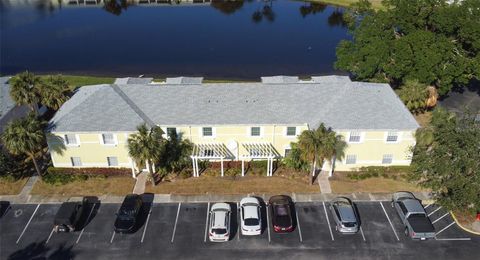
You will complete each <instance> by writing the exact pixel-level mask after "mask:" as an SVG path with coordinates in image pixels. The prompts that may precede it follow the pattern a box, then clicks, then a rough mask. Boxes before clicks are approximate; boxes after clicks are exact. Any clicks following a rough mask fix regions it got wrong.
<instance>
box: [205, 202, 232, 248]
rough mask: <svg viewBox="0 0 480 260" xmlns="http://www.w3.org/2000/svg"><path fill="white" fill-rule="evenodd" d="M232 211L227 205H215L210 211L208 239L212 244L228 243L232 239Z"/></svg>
mask: <svg viewBox="0 0 480 260" xmlns="http://www.w3.org/2000/svg"><path fill="white" fill-rule="evenodd" d="M231 213H232V209H231V207H230V205H229V204H227V203H215V204H213V205H212V208H211V209H210V225H209V228H208V237H209V239H210V241H212V242H226V241H228V240H229V239H230V216H231Z"/></svg>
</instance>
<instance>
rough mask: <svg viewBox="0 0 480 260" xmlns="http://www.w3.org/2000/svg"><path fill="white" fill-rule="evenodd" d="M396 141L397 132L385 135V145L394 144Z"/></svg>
mask: <svg viewBox="0 0 480 260" xmlns="http://www.w3.org/2000/svg"><path fill="white" fill-rule="evenodd" d="M397 141H398V132H388V133H387V143H395V142H397Z"/></svg>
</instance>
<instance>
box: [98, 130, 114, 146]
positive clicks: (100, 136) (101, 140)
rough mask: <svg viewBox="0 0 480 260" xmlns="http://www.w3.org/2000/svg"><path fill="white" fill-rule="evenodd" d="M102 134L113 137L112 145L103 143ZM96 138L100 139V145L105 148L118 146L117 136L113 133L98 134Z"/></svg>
mask: <svg viewBox="0 0 480 260" xmlns="http://www.w3.org/2000/svg"><path fill="white" fill-rule="evenodd" d="M103 134H112V135H113V140H114V143H113V144H105V143H104V142H103ZM98 137H99V138H100V143H101V144H102V145H105V146H117V145H118V139H117V135H116V134H114V133H109V132H105V133H101V134H99V135H98Z"/></svg>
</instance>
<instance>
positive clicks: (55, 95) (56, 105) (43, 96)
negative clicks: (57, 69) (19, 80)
mask: <svg viewBox="0 0 480 260" xmlns="http://www.w3.org/2000/svg"><path fill="white" fill-rule="evenodd" d="M68 90H69V86H68V82H67V81H66V80H65V79H64V78H63V77H62V76H61V75H56V76H49V77H48V78H47V79H46V80H44V81H42V82H41V84H39V85H38V87H37V88H36V92H37V94H38V96H39V98H40V103H41V104H42V105H45V106H47V107H49V108H51V109H54V110H58V109H60V107H61V106H62V105H63V103H65V102H66V101H67V100H68V95H67V93H68Z"/></svg>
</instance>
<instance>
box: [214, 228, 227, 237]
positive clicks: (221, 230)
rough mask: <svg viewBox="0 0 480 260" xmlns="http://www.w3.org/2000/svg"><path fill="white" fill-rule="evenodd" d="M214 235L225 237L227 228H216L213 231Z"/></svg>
mask: <svg viewBox="0 0 480 260" xmlns="http://www.w3.org/2000/svg"><path fill="white" fill-rule="evenodd" d="M212 233H214V234H217V235H223V234H226V233H227V230H226V229H225V228H214V229H212Z"/></svg>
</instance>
